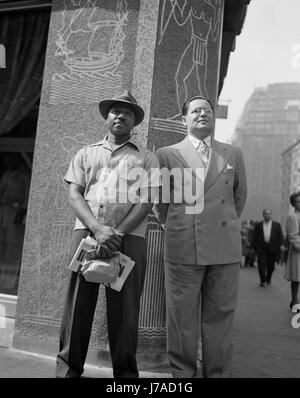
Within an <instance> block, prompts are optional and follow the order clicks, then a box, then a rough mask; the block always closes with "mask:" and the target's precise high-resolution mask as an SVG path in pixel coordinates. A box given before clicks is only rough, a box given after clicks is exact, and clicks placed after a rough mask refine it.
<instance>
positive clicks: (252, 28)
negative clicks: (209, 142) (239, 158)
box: [215, 0, 300, 142]
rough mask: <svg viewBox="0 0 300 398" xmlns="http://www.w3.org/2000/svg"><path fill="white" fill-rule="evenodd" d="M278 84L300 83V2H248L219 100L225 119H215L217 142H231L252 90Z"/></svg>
mask: <svg viewBox="0 0 300 398" xmlns="http://www.w3.org/2000/svg"><path fill="white" fill-rule="evenodd" d="M281 82H300V0H251V1H250V4H249V5H248V11H247V15H246V19H245V22H244V26H243V30H242V32H241V34H240V35H239V36H237V39H236V49H235V51H234V52H231V55H230V59H229V66H228V71H227V76H226V78H225V82H224V86H223V89H222V92H221V94H220V97H219V103H226V104H228V117H227V119H217V122H216V131H215V137H216V139H218V140H220V141H222V142H231V139H232V137H233V133H234V129H235V126H236V124H237V122H238V119H239V118H240V117H241V115H242V111H243V108H244V106H245V104H246V102H247V100H248V98H249V97H250V95H251V94H252V92H253V90H254V88H255V87H266V86H267V85H268V84H271V83H281Z"/></svg>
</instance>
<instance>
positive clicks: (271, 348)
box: [0, 266, 300, 379]
mask: <svg viewBox="0 0 300 398" xmlns="http://www.w3.org/2000/svg"><path fill="white" fill-rule="evenodd" d="M240 271H241V272H240V287H239V299H238V307H237V311H236V316H235V328H234V353H233V377H234V378H299V377H300V327H299V328H293V327H292V325H291V319H292V317H293V315H294V314H291V312H290V309H289V302H290V284H289V283H288V282H287V281H286V280H284V278H283V267H282V266H276V269H275V272H274V274H273V280H272V286H267V287H264V288H263V287H260V286H259V280H258V279H259V278H258V272H257V269H256V268H241V270H240ZM298 323H299V326H300V321H298ZM166 369H168V368H166ZM54 370H55V358H54V357H47V356H43V355H39V354H33V353H29V352H24V351H19V350H16V349H12V348H1V347H0V378H53V377H54ZM83 376H84V377H87V378H112V369H111V368H107V367H101V366H99V367H97V366H88V365H86V366H85V372H84V374H83ZM140 377H141V378H163V379H165V378H170V377H171V374H170V373H158V372H149V371H147V372H145V371H141V372H140Z"/></svg>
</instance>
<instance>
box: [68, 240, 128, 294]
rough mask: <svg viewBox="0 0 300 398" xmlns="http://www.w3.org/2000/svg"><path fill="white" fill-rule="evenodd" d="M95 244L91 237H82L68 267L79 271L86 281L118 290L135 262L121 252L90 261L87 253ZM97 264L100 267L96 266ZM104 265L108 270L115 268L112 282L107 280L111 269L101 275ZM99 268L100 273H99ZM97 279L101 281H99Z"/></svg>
mask: <svg viewBox="0 0 300 398" xmlns="http://www.w3.org/2000/svg"><path fill="white" fill-rule="evenodd" d="M97 245H98V242H97V241H96V240H95V239H93V238H92V237H90V236H88V237H86V238H83V239H82V240H81V242H80V244H79V245H78V248H77V250H76V252H75V254H74V256H73V258H72V261H71V263H70V265H69V267H68V268H69V269H70V270H72V271H75V272H81V273H82V275H83V276H84V278H85V279H86V280H87V281H88V282H96V283H103V284H104V285H105V286H108V287H110V288H111V289H114V290H117V291H118V292H120V291H121V289H122V287H123V285H124V282H125V280H126V279H127V277H128V275H129V273H130V271H131V270H132V268H133V266H134V264H135V262H134V261H133V260H132V259H131V258H130V257H128V256H126V255H125V254H123V253H119V254H118V255H117V256H115V257H113V258H112V259H111V260H109V261H106V260H101V259H95V260H94V261H90V258H89V253H90V252H91V251H92V250H95V249H96V248H97ZM98 265H99V266H100V267H98ZM105 266H107V267H108V268H110V270H111V269H112V268H114V269H115V268H116V277H115V278H113V279H115V280H114V281H113V282H107V281H109V280H111V279H110V278H111V275H112V271H108V272H107V274H106V276H103V275H104V273H105ZM108 268H107V269H108ZM100 269H101V275H100V273H99V270H100ZM103 269H104V272H103ZM97 270H98V271H97ZM113 272H114V271H113ZM108 274H109V275H108ZM99 279H100V280H101V282H99Z"/></svg>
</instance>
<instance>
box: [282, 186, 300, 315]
mask: <svg viewBox="0 0 300 398" xmlns="http://www.w3.org/2000/svg"><path fill="white" fill-rule="evenodd" d="M290 203H291V205H292V206H293V207H294V212H293V214H291V215H289V216H288V219H287V222H286V233H287V238H288V240H289V243H290V246H289V251H288V257H287V263H286V268H285V275H284V276H285V278H286V279H287V280H288V281H291V295H292V301H291V303H290V309H291V310H292V312H300V309H298V311H297V309H296V308H293V307H294V306H295V305H296V304H299V300H298V290H299V282H300V191H299V192H296V193H293V194H292V195H291V196H290Z"/></svg>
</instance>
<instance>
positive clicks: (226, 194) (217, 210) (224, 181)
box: [154, 137, 247, 265]
mask: <svg viewBox="0 0 300 398" xmlns="http://www.w3.org/2000/svg"><path fill="white" fill-rule="evenodd" d="M156 155H157V157H158V159H159V163H160V168H167V169H168V170H172V169H175V168H179V169H181V170H182V173H183V172H184V169H190V170H191V173H192V178H191V181H192V184H193V186H195V184H197V183H199V181H197V179H198V177H197V173H196V171H195V170H196V168H198V169H199V168H203V167H204V164H203V161H202V158H201V156H200V154H199V153H198V152H197V150H196V149H195V147H194V146H193V144H192V143H191V142H190V140H189V139H188V138H187V137H186V138H185V139H184V140H183V141H181V142H179V143H177V144H175V145H172V146H168V147H163V148H160V149H158V151H157V153H156ZM181 183H182V184H183V182H181ZM169 184H170V191H171V195H170V201H169V203H162V198H161V197H160V201H159V203H157V204H156V205H155V206H154V212H155V214H156V216H157V218H158V219H159V221H160V223H161V224H162V225H165V244H164V246H165V247H164V259H165V261H168V262H172V263H180V264H200V265H210V264H229V263H231V264H232V263H236V262H239V261H240V259H241V235H240V221H239V216H240V214H241V212H242V210H243V208H244V205H245V202H246V196H247V185H246V172H245V165H244V161H243V156H242V152H241V150H240V149H239V148H237V147H234V146H232V145H229V144H224V143H221V142H218V141H216V140H212V147H211V154H210V158H209V163H208V166H207V169H206V172H205V177H204V197H203V204H204V206H203V209H202V211H200V212H196V214H188V213H189V211H188V213H187V211H186V209H187V207H190V206H193V204H192V205H191V204H190V205H189V204H188V203H186V202H185V200H183V201H182V203H175V201H174V191H175V190H176V186H175V185H176V184H178V180H176V179H174V178H170V181H169ZM163 190H164V186H163V187H162V191H163ZM199 203H200V202H199ZM196 204H197V203H196ZM194 205H195V204H194Z"/></svg>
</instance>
